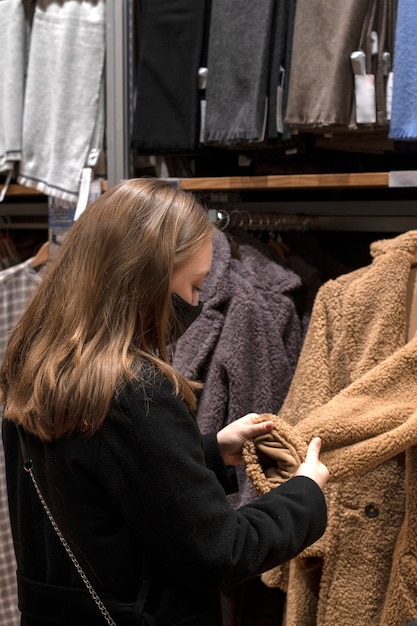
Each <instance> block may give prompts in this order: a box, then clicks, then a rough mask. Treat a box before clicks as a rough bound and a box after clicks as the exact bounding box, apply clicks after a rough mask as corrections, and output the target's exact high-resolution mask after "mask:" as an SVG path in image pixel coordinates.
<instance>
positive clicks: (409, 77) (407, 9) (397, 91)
mask: <svg viewBox="0 0 417 626" xmlns="http://www.w3.org/2000/svg"><path fill="white" fill-rule="evenodd" d="M416 26H417V5H416V3H415V2H414V1H413V0H398V12H397V26H396V30H395V50H394V83H393V94H392V117H391V123H390V128H389V137H390V138H391V139H400V140H403V141H404V140H406V141H407V140H414V141H415V140H416V139H417V40H416V36H415V33H416Z"/></svg>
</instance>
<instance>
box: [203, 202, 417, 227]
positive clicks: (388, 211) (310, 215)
mask: <svg viewBox="0 0 417 626" xmlns="http://www.w3.org/2000/svg"><path fill="white" fill-rule="evenodd" d="M208 212H209V215H210V219H211V221H212V222H213V223H215V224H216V226H218V228H220V229H221V230H228V229H229V228H232V227H233V226H239V227H241V228H244V229H246V230H253V231H271V232H280V231H281V232H283V231H286V230H290V229H294V230H312V231H339V232H342V231H346V232H353V231H359V232H390V233H396V232H398V233H400V232H404V231H407V230H415V229H417V203H416V202H415V201H413V200H399V201H397V202H392V201H389V200H387V201H371V200H368V201H366V202H365V203H358V201H331V202H330V201H328V202H281V203H280V202H271V203H268V202H267V203H251V202H249V203H244V202H242V203H239V202H237V203H233V204H227V203H225V204H223V205H219V206H218V208H209V209H208Z"/></svg>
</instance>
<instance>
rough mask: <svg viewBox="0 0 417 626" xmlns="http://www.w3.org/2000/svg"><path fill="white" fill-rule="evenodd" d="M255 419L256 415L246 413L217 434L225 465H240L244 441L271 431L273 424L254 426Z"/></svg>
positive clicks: (270, 422) (265, 423) (261, 423)
mask: <svg viewBox="0 0 417 626" xmlns="http://www.w3.org/2000/svg"><path fill="white" fill-rule="evenodd" d="M255 417H258V413H248V414H247V415H244V416H243V417H241V418H240V419H238V420H235V421H234V422H232V423H231V424H228V425H227V426H225V427H224V428H222V430H220V431H219V432H218V433H217V442H218V444H219V449H220V454H221V455H222V458H223V461H224V463H225V465H238V464H239V463H242V460H243V458H242V448H243V444H244V443H245V441H246V439H254V438H255V437H258V435H263V434H265V433H268V432H270V431H271V430H272V429H273V427H274V422H272V421H268V422H260V423H259V424H254V423H253V419H254V418H255Z"/></svg>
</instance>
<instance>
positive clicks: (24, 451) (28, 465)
mask: <svg viewBox="0 0 417 626" xmlns="http://www.w3.org/2000/svg"><path fill="white" fill-rule="evenodd" d="M17 430H18V433H19V439H20V446H21V449H22V454H23V467H24V468H25V471H26V472H27V473H28V474H29V476H30V478H31V480H32V483H33V486H34V488H35V491H36V493H37V495H38V498H39V500H40V502H41V504H42V506H43V508H44V510H45V513H46V515H47V517H48V519H49V521H50V522H51V525H52V528H53V529H54V531H55V533H56V534H57V536H58V538H59V540H60V542H61V543H62V545H63V547H64V549H65V552H66V553H67V554H68V556H69V558H70V560H71V561H72V563H73V565H74V567H75V569H76V570H77V572H78V574H79V575H80V578H81V580H82V581H83V583H84V585H85V586H86V588H87V591H88V593H89V594H90V596H91V597H92V599H93V600H94V602H95V604H96V606H97V608H98V609H99V611H100V613H101V614H102V616H103V617H104V619H105V620H106V622H107V624H108V625H109V626H116V622H115V621H114V620H113V619H112V617H111V615H110V613H109V612H108V610H107V609H106V607H105V606H104V604H103V602H102V601H101V599H100V597H99V595H98V594H97V592H96V591H95V590H94V587H93V586H92V584H91V583H90V581H89V579H88V576H87V575H86V573H85V572H84V570H83V568H82V567H81V565H80V563H79V562H78V560H77V557H76V556H75V554H74V553H73V551H72V550H71V548H70V546H69V545H68V543H67V541H66V539H65V537H64V536H63V534H62V533H61V531H60V529H59V526H58V524H57V523H56V521H55V518H54V516H53V515H52V513H51V511H50V509H49V507H48V505H47V504H46V502H45V499H44V497H43V495H42V492H41V490H40V489H39V485H38V483H37V482H36V478H35V475H34V473H33V469H32V459H31V458H30V457H29V454H28V452H27V446H26V442H25V441H24V438H23V433H22V430H21V427H19V426H18V427H17Z"/></svg>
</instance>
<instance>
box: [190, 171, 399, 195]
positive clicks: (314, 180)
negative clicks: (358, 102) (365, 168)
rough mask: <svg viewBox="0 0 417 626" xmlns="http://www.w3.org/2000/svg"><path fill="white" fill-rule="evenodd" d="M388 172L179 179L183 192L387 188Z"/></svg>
mask: <svg viewBox="0 0 417 626" xmlns="http://www.w3.org/2000/svg"><path fill="white" fill-rule="evenodd" d="M388 178H389V174H388V172H376V173H365V174H354V173H352V174H299V175H298V174H291V175H283V176H220V177H213V178H180V179H178V184H179V186H180V187H181V188H182V189H188V190H194V191H197V190H201V191H205V190H207V191H238V190H244V189H259V190H262V189H301V188H304V189H307V188H320V187H323V188H325V187H388Z"/></svg>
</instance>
